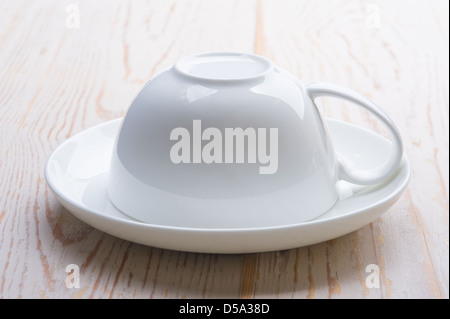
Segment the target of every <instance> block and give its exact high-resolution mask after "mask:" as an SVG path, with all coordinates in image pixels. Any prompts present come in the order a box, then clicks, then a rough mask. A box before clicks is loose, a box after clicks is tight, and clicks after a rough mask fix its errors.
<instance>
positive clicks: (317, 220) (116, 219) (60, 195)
mask: <svg viewBox="0 0 450 319" xmlns="http://www.w3.org/2000/svg"><path fill="white" fill-rule="evenodd" d="M325 120H326V121H327V122H335V123H337V124H339V125H346V126H351V127H353V128H355V129H358V130H363V131H365V132H366V133H368V134H371V135H373V137H375V138H381V139H384V140H385V141H389V140H388V139H386V138H385V137H383V136H381V135H379V134H377V133H375V132H373V131H371V130H368V129H366V128H364V127H361V126H358V125H355V124H352V123H348V122H345V121H340V120H336V119H331V118H325ZM122 121H123V118H117V119H114V120H110V121H106V122H102V123H100V124H97V125H94V126H92V127H90V128H87V129H85V130H82V131H80V132H79V133H77V134H74V135H73V136H71V137H70V138H68V139H66V140H65V141H64V142H62V143H61V144H60V145H59V146H58V147H57V148H56V149H55V150H54V151H53V152H52V153H51V154H50V156H49V157H48V159H47V161H46V163H45V168H44V176H45V180H46V182H47V185H48V186H49V187H50V189H51V191H52V192H53V194H54V195H55V196H56V197H57V199H58V201H59V202H60V203H61V205H63V202H66V203H68V204H70V205H71V206H72V207H74V208H76V209H77V210H81V211H83V213H84V214H86V213H87V214H92V215H95V216H96V217H98V218H103V219H107V220H110V221H112V222H117V223H121V224H128V225H130V226H136V227H140V228H145V229H158V230H162V231H175V232H185V233H186V232H188V233H214V234H217V233H223V234H227V233H249V232H252V233H254V232H267V231H279V230H291V229H294V228H295V229H297V230H300V229H301V228H303V227H307V226H317V225H320V224H323V223H333V222H338V221H340V220H343V219H347V218H351V217H353V216H355V215H359V214H362V213H364V212H365V211H368V210H371V209H374V208H376V207H378V206H381V205H383V204H386V203H388V204H389V203H391V202H392V204H393V203H395V201H396V200H397V199H398V197H399V196H400V195H401V194H402V193H403V191H404V190H405V188H406V187H407V185H408V183H409V181H410V178H411V166H410V162H409V159H408V157H407V156H406V154H405V153H404V154H403V158H402V161H401V164H400V167H399V168H398V169H397V170H396V171H395V173H394V174H393V175H392V176H391V177H390V178H389V179H387V180H386V181H385V182H383V184H385V183H388V182H389V181H391V180H392V179H394V178H395V177H396V176H397V175H398V174H399V173H400V172H401V171H402V170H404V169H406V170H407V171H406V177H405V178H404V180H403V181H402V183H401V184H400V185H398V186H397V187H396V189H395V191H394V192H392V193H391V194H389V195H388V196H386V197H383V199H380V200H378V201H376V202H373V203H371V204H370V205H367V206H363V207H361V208H358V209H355V210H353V211H352V212H350V213H347V214H344V215H337V216H332V217H329V218H323V219H321V218H320V216H322V215H324V214H325V213H326V212H327V211H325V212H323V213H322V214H321V215H320V216H318V217H317V218H315V219H313V220H310V221H307V222H302V223H292V224H286V225H276V226H263V227H253V228H248V227H246V228H195V227H180V226H170V225H159V224H151V223H145V222H141V221H138V220H134V219H133V218H132V217H130V216H128V215H127V214H125V213H123V212H122V211H120V210H119V209H117V208H116V207H115V206H114V207H115V208H116V209H117V210H118V211H120V212H121V213H122V214H124V215H125V216H126V217H127V218H130V219H123V218H119V217H116V216H111V215H108V214H105V213H103V212H102V211H100V210H98V209H93V208H91V207H88V206H85V205H83V204H82V205H80V203H79V202H77V201H75V200H73V199H71V198H69V197H68V196H66V195H65V194H64V193H63V192H61V191H59V189H58V187H56V186H55V185H54V183H53V181H52V178H51V177H50V176H49V172H48V170H49V163H50V162H51V161H52V160H53V159H54V156H55V155H56V154H58V152H59V151H60V149H61V148H62V147H64V146H65V145H66V144H67V143H70V142H71V141H73V140H76V139H79V138H80V137H81V136H82V135H85V134H88V133H89V132H90V131H94V130H99V129H101V128H102V127H105V126H109V125H113V124H115V123H119V122H122ZM118 128H120V124H119V125H118ZM103 172H105V171H103ZM106 200H108V201H110V199H109V197H108V196H106ZM340 201H342V200H338V202H340ZM338 202H337V203H338ZM110 203H111V204H112V202H111V201H110ZM337 203H336V204H337ZM336 204H335V205H336ZM112 205H113V204H112ZM63 206H65V205H63ZM69 211H71V210H69ZM78 215H79V214H77V217H78ZM80 219H81V218H80Z"/></svg>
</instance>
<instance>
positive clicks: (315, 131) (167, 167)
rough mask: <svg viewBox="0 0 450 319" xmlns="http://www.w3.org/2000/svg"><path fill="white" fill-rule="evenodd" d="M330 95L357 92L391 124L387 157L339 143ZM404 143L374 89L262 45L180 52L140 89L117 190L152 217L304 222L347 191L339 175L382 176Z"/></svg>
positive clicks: (113, 179)
mask: <svg viewBox="0 0 450 319" xmlns="http://www.w3.org/2000/svg"><path fill="white" fill-rule="evenodd" d="M320 96H334V97H338V98H342V99H345V100H348V101H350V102H353V103H355V104H357V105H360V106H362V107H364V108H365V109H367V110H368V111H370V112H371V113H372V114H373V115H375V117H377V118H378V119H379V120H380V121H381V122H382V123H384V124H385V126H386V128H387V129H388V130H389V132H390V135H391V138H392V152H391V154H389V155H388V154H387V155H388V156H387V157H389V158H388V159H387V161H386V162H385V163H380V165H379V166H377V167H373V168H371V169H368V170H358V169H356V168H354V167H353V166H352V163H350V162H348V160H346V158H345V157H343V156H342V155H341V154H336V153H335V151H334V149H333V144H332V142H331V139H330V137H329V136H328V131H327V128H326V125H325V123H324V121H323V119H322V118H321V116H320V114H319V112H318V110H317V108H316V106H315V104H314V99H315V98H317V97H320ZM227 138H228V139H227ZM402 154H403V147H402V142H401V139H400V135H399V133H398V130H397V128H396V127H395V125H394V123H393V122H392V121H391V120H390V119H389V117H388V116H387V115H386V114H385V112H383V111H382V110H381V109H380V108H379V107H378V106H376V105H375V104H374V103H372V102H371V101H369V100H368V99H366V98H364V97H363V96H361V95H359V94H357V93H355V92H353V91H351V90H348V89H345V88H341V87H338V86H336V85H332V84H325V83H314V84H310V85H303V84H302V83H301V82H299V80H297V79H296V78H295V77H293V76H292V75H290V74H289V73H287V72H286V71H283V70H281V69H280V68H278V67H276V66H275V65H274V64H273V63H272V62H270V61H269V60H267V59H265V58H263V57H260V56H257V55H253V54H248V53H233V52H215V53H204V54H197V55H192V56H188V57H184V58H182V59H180V60H179V61H178V62H177V63H176V64H175V66H174V67H172V68H170V69H168V70H166V71H164V72H162V73H160V74H158V75H156V76H155V77H153V78H152V79H151V80H150V81H149V82H148V83H147V84H146V85H145V86H144V88H143V89H142V90H141V92H140V93H139V94H138V95H137V97H136V98H135V100H134V101H133V103H132V104H131V106H130V108H129V110H128V112H127V114H126V116H125V118H124V120H123V122H122V126H121V128H120V132H119V134H118V137H117V141H116V145H115V148H114V152H113V155H112V160H111V168H110V176H109V182H108V194H109V198H110V200H111V202H112V203H113V204H114V205H115V206H116V207H117V208H119V209H120V210H121V211H122V212H124V213H125V214H127V215H129V216H131V217H134V218H135V219H137V220H140V221H144V222H147V223H152V224H153V223H154V224H159V225H167V226H176V227H194V228H209V229H211V228H221V229H223V228H228V227H229V228H236V227H243V228H246V227H249V228H250V227H256V226H261V227H264V226H267V227H269V226H273V223H274V220H276V221H277V222H278V223H279V224H280V225H284V224H286V223H300V222H305V221H308V220H311V219H313V218H316V217H318V216H319V215H321V214H323V213H324V212H326V211H327V210H328V209H330V208H331V207H332V206H333V205H334V204H335V203H336V202H337V201H338V197H339V196H338V189H337V182H338V180H345V181H349V182H351V183H356V184H363V185H369V184H376V183H380V182H382V181H384V180H386V179H388V178H389V177H390V176H391V175H392V174H393V173H394V172H395V171H396V169H397V168H398V166H399V164H400V161H401V158H402ZM269 155H270V156H269Z"/></svg>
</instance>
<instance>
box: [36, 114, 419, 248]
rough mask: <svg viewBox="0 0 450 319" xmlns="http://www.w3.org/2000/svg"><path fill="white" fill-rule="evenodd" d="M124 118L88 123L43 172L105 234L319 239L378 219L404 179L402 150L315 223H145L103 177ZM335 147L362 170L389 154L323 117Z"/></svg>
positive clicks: (259, 241) (215, 240) (379, 141)
mask: <svg viewBox="0 0 450 319" xmlns="http://www.w3.org/2000/svg"><path fill="white" fill-rule="evenodd" d="M120 123H121V119H117V120H114V121H110V122H106V123H103V124H100V125H97V126H95V127H92V128H90V129H87V130H85V131H83V132H81V133H79V134H77V135H75V136H73V137H71V138H70V139H68V140H67V141H65V142H64V143H63V144H62V145H60V146H59V147H58V148H57V149H56V150H55V151H54V152H53V153H52V155H51V156H50V158H49V159H48V161H47V164H46V168H45V178H46V180H47V183H48V185H49V186H50V188H51V190H52V191H53V192H54V194H55V195H56V197H57V199H58V201H59V202H60V203H61V204H62V205H63V206H64V207H66V208H67V209H68V210H69V211H70V212H72V214H73V215H75V216H76V217H78V218H79V219H81V220H83V221H84V222H86V223H87V224H89V225H91V226H93V227H95V228H97V229H99V230H102V231H104V232H106V233H108V234H111V235H113V236H116V237H120V238H123V239H126V240H130V241H133V242H136V243H140V244H144V245H149V246H154V247H160V248H166V249H174V250H181V251H191V252H204V253H249V252H263V251H274V250H283V249H290V248H295V247H301V246H306V245H311V244H315V243H319V242H322V241H326V240H330V239H333V238H336V237H339V236H343V235H345V234H348V233H350V232H352V231H355V230H357V229H359V228H361V227H363V226H365V225H367V224H369V223H371V222H372V221H374V220H375V219H377V218H378V217H380V216H381V215H382V214H383V213H384V212H385V211H386V210H387V209H388V208H389V207H390V206H391V205H393V204H394V203H395V201H396V200H397V199H398V198H399V197H400V195H401V193H402V191H403V190H404V189H405V187H406V185H407V184H408V181H409V176H410V166H409V161H408V159H407V158H406V156H404V158H403V161H402V164H401V167H400V168H399V170H398V171H397V173H396V174H395V175H394V176H393V177H392V178H391V179H390V180H389V181H386V182H385V183H384V184H380V185H376V186H370V187H363V186H357V185H352V184H349V183H346V182H341V185H340V189H341V196H340V197H341V199H340V201H339V202H338V203H337V204H336V205H335V206H334V207H333V208H332V209H330V210H329V211H327V212H326V213H324V214H323V215H322V216H320V217H319V218H316V219H315V220H313V221H310V222H307V223H301V224H295V223H292V224H286V225H277V223H276V221H274V225H276V226H272V227H255V228H233V229H220V228H219V229H206V228H192V227H179V226H177V227H174V226H171V225H156V224H146V223H142V222H139V221H136V220H134V219H133V218H130V217H128V216H127V215H125V214H123V213H122V212H121V211H119V210H118V209H116V208H115V207H114V206H113V205H112V204H111V202H110V201H109V199H108V196H107V193H106V183H107V177H108V169H109V161H110V155H111V153H112V149H113V144H114V141H115V137H116V134H117V132H118V129H119V126H120ZM327 124H328V127H329V131H330V134H331V136H332V137H333V142H334V145H335V148H336V151H337V152H340V153H343V154H345V156H347V157H350V158H351V160H352V161H353V162H355V163H356V165H357V166H359V167H361V168H367V167H373V166H374V165H376V164H377V163H380V162H382V161H383V160H384V159H385V155H384V154H389V149H390V142H389V141H388V140H386V139H385V138H383V137H381V136H379V135H377V134H375V133H372V132H370V131H367V130H365V129H362V128H360V127H358V126H354V125H350V124H347V123H344V122H340V121H336V120H330V119H327Z"/></svg>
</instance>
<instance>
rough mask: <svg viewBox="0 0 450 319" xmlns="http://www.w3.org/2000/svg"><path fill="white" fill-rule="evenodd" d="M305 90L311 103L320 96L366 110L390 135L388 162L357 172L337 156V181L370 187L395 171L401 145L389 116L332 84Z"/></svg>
mask: <svg viewBox="0 0 450 319" xmlns="http://www.w3.org/2000/svg"><path fill="white" fill-rule="evenodd" d="M306 90H307V92H308V94H309V96H310V98H311V100H313V101H314V99H316V98H318V97H320V96H331V97H337V98H341V99H344V100H347V101H349V102H352V103H355V104H357V105H360V106H362V107H364V108H365V109H366V110H368V111H369V112H371V113H372V114H373V115H375V116H376V117H377V118H378V119H379V120H380V121H381V122H383V124H384V125H385V126H386V127H387V128H388V130H389V133H390V135H391V138H392V146H393V147H392V151H391V155H390V158H389V160H388V161H387V162H386V163H384V164H380V165H379V166H377V167H374V168H372V169H370V170H358V169H356V168H354V167H352V165H351V164H350V163H349V162H348V161H346V160H345V158H344V157H342V155H339V154H338V167H339V168H338V172H339V175H338V176H339V179H342V180H346V181H348V182H351V183H354V184H360V185H371V184H376V183H380V182H382V181H384V180H386V179H387V178H388V177H390V176H391V175H392V174H393V173H394V172H395V171H396V170H397V168H398V167H399V165H400V162H401V160H402V157H403V143H402V140H401V137H400V133H399V131H398V129H397V127H396V126H395V124H394V122H392V120H391V119H390V118H389V116H388V115H387V114H386V113H385V112H384V111H383V110H382V109H381V108H380V107H378V106H377V105H376V104H375V103H373V102H371V101H370V100H368V99H367V98H365V97H364V96H362V95H360V94H358V93H356V92H354V91H352V90H349V89H347V88H343V87H340V86H338V85H334V84H329V83H321V82H319V83H311V84H309V85H307V86H306Z"/></svg>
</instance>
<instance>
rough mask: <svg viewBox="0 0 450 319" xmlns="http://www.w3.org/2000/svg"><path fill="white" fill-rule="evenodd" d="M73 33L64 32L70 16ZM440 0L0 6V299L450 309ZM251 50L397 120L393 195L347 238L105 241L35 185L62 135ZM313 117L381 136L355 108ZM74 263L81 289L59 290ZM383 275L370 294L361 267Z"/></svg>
mask: <svg viewBox="0 0 450 319" xmlns="http://www.w3.org/2000/svg"><path fill="white" fill-rule="evenodd" d="M71 4H75V5H76V6H77V7H78V8H79V13H80V16H79V17H80V25H79V28H68V27H67V26H66V19H67V17H68V15H69V14H70V12H66V10H67V8H68V6H69V5H71ZM448 6H449V4H448V1H444V0H432V1H425V0H414V1H412V0H395V1H382V0H371V1H370V2H369V1H363V0H334V1H327V0H320V1H308V0H281V1H280V0H277V1H275V0H247V1H238V0H233V1H224V0H212V1H211V0H207V1H206V0H199V1H194V0H186V1H166V0H164V1H163V0H154V1H120V2H119V1H115V2H109V1H75V0H74V1H56V0H55V1H52V0H43V1H33V2H30V1H25V0H21V1H14V2H11V1H6V0H0V297H1V298H226V297H232V298H448V297H449V295H448V291H449V290H448V289H449V231H448V227H449V218H448V214H449V204H448V203H449V195H448V187H449V186H448V184H449V183H448V180H449V179H448V174H449V155H448V154H449V122H448V121H449V120H448V118H449V101H448V98H449V94H448V87H449V59H448V58H449V42H448V37H449V34H448V33H449V16H448V9H449V8H448ZM212 50H230V51H231V50H237V51H249V52H256V53H258V54H261V55H264V56H267V57H269V58H270V59H272V60H273V61H274V62H275V63H276V64H278V65H280V66H281V67H284V68H286V69H288V70H289V71H291V72H292V73H293V74H295V75H296V76H298V77H299V78H300V79H302V80H303V81H304V82H311V81H318V80H324V81H329V82H335V83H338V84H340V85H343V86H348V87H350V88H353V89H355V90H357V91H360V92H362V93H363V94H364V95H366V96H367V97H369V98H371V99H372V100H374V101H375V102H376V103H377V104H379V105H380V106H382V107H383V108H385V109H386V111H387V112H388V113H389V115H390V116H391V117H392V118H393V120H394V121H395V122H396V123H397V125H398V127H399V129H400V131H401V134H402V137H403V140H404V143H405V151H406V153H407V154H408V156H409V159H410V161H411V166H412V178H411V182H410V185H409V187H408V189H407V190H406V191H405V194H404V195H403V196H402V198H401V199H400V200H399V201H398V202H397V203H396V204H395V206H394V207H392V208H391V209H390V210H389V211H388V212H387V213H386V214H385V215H383V217H382V218H380V219H378V220H377V221H375V222H374V223H372V224H371V225H368V226H367V227H364V228H362V229H360V230H358V231H356V232H354V233H351V234H349V235H347V236H344V237H341V238H338V239H335V240H332V241H329V242H326V243H321V244H318V245H314V246H309V247H303V248H299V249H292V250H288V251H279V252H270V253H263V254H247V255H212V254H192V253H183V252H176V251H169V250H162V249H156V248H152V247H145V246H142V245H137V244H134V243H130V242H127V241H124V240H121V239H118V238H114V237H112V236H110V235H107V234H105V233H103V232H100V231H98V230H96V229H93V228H91V227H90V226H88V225H86V224H84V223H83V222H81V221H79V220H78V219H76V218H75V217H73V216H72V215H71V214H70V213H69V212H68V211H66V210H65V209H64V208H62V206H61V205H59V204H58V203H57V202H56V199H55V197H54V196H53V195H52V194H51V192H50V191H49V189H48V187H47V185H46V183H45V180H44V176H43V167H44V164H45V161H46V159H47V157H48V156H49V155H50V153H51V152H52V151H53V150H54V149H55V148H56V147H57V145H59V144H60V143H61V142H63V141H65V140H66V139H67V138H68V137H69V136H71V135H73V134H75V133H77V132H80V131H82V130H83V129H86V128H88V127H91V126H93V125H95V124H98V123H101V122H103V121H106V120H110V119H114V118H117V117H120V116H123V115H124V113H125V112H126V110H127V108H128V105H129V103H130V102H131V100H132V99H133V97H134V96H135V95H136V94H137V92H138V91H139V89H140V87H141V86H142V85H143V84H144V83H145V82H146V81H147V80H148V79H149V78H150V77H151V76H152V75H154V74H155V73H157V72H159V71H161V70H162V69H164V68H166V67H169V66H171V65H172V64H173V63H174V62H175V61H176V60H177V59H178V58H179V57H181V56H184V55H187V54H191V53H195V52H200V51H212ZM320 108H321V110H322V112H323V113H324V114H325V115H327V116H330V117H335V118H340V119H344V120H346V121H349V122H353V123H357V124H359V125H361V126H365V127H368V128H370V129H372V130H375V131H377V132H379V133H381V134H385V132H384V130H383V128H382V126H381V125H379V124H378V122H376V121H375V120H374V119H373V118H372V117H370V115H368V114H367V113H366V112H365V111H363V110H361V109H360V108H356V107H354V106H352V105H350V104H347V103H342V102H340V101H335V100H333V99H322V100H321V101H320ZM68 264H77V265H79V266H80V269H81V287H80V288H79V289H68V288H67V287H66V285H65V280H66V276H67V273H66V272H65V268H66V266H67V265H68ZM369 264H377V265H378V266H379V267H380V276H381V277H380V278H381V286H380V288H379V289H369V288H368V287H367V286H366V283H365V279H366V277H367V275H368V273H366V266H367V265H369Z"/></svg>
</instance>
